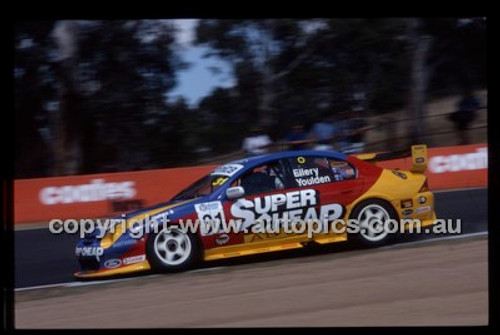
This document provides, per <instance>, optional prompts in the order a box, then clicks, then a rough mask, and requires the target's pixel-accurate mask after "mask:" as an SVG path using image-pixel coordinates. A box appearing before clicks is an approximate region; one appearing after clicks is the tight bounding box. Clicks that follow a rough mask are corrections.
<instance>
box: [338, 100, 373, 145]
mask: <svg viewBox="0 0 500 335" xmlns="http://www.w3.org/2000/svg"><path fill="white" fill-rule="evenodd" d="M361 111H362V109H360V108H355V109H353V110H352V113H351V118H346V119H345V123H344V125H345V128H344V130H345V137H344V142H343V144H344V145H343V147H342V152H343V153H345V154H353V153H360V152H363V151H364V150H365V142H364V137H365V133H366V131H367V130H368V129H369V126H368V123H367V122H366V121H365V119H364V118H363V117H362V113H361Z"/></svg>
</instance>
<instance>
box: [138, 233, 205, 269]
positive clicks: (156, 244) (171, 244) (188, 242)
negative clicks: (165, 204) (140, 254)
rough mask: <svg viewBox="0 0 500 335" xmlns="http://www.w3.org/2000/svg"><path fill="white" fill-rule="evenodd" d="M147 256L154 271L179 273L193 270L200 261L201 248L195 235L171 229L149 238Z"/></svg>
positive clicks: (153, 234)
mask: <svg viewBox="0 0 500 335" xmlns="http://www.w3.org/2000/svg"><path fill="white" fill-rule="evenodd" d="M146 254H147V257H148V261H149V263H150V265H151V267H152V268H153V269H154V270H156V271H158V272H179V271H185V270H188V269H190V268H192V267H193V266H194V265H196V264H197V263H198V262H199V261H200V259H201V247H200V243H199V240H198V238H197V237H196V236H195V235H194V234H191V233H185V232H183V231H182V230H181V229H179V228H178V227H169V228H168V229H162V230H160V231H159V232H157V233H152V234H151V235H150V236H149V238H148V241H147V247H146Z"/></svg>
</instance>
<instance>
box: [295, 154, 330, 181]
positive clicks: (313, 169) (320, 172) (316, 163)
mask: <svg viewBox="0 0 500 335" xmlns="http://www.w3.org/2000/svg"><path fill="white" fill-rule="evenodd" d="M288 161H289V163H290V167H291V171H290V172H291V176H290V178H289V180H288V181H289V183H290V185H291V186H292V187H305V186H311V185H319V184H325V183H331V182H333V181H335V178H334V174H333V171H332V170H331V168H330V163H329V162H328V159H326V158H325V157H313V156H297V157H293V158H290V159H289V160H288Z"/></svg>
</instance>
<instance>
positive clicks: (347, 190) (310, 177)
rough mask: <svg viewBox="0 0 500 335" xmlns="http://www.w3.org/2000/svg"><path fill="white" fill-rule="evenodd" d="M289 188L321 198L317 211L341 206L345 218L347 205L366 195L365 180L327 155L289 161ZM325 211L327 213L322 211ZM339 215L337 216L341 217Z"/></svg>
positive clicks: (342, 215)
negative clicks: (336, 205)
mask: <svg viewBox="0 0 500 335" xmlns="http://www.w3.org/2000/svg"><path fill="white" fill-rule="evenodd" d="M286 163H287V164H288V167H287V168H288V169H289V171H288V173H287V175H288V176H291V178H287V188H289V189H293V188H295V189H312V190H314V191H315V192H316V194H317V196H318V206H317V207H318V208H317V210H318V212H319V213H321V210H322V208H324V206H328V205H334V204H338V205H340V206H341V207H342V213H341V215H340V217H341V218H345V214H346V206H347V205H349V204H350V203H351V202H353V201H354V200H355V199H356V198H358V197H359V196H361V195H362V194H363V192H364V188H363V184H364V182H363V179H362V178H360V177H359V176H358V173H357V169H356V167H355V166H354V165H352V164H351V163H349V162H347V161H345V160H341V159H337V158H330V157H326V156H300V155H298V156H295V157H292V158H289V159H288V160H287V162H286ZM323 212H325V210H323ZM338 216H339V213H336V215H335V216H332V217H338Z"/></svg>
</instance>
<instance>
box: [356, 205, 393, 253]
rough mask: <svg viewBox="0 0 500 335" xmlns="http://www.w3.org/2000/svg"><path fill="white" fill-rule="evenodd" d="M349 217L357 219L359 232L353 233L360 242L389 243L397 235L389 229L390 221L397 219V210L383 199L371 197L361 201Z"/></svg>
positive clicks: (367, 243)
mask: <svg viewBox="0 0 500 335" xmlns="http://www.w3.org/2000/svg"><path fill="white" fill-rule="evenodd" d="M349 218H350V219H355V220H357V224H358V228H359V232H358V233H357V234H354V235H353V239H354V240H355V241H356V242H358V243H359V244H362V245H365V246H380V245H384V244H387V243H389V242H390V241H391V240H393V239H394V237H395V235H396V234H395V233H391V232H389V231H388V230H387V223H388V221H389V220H390V219H394V220H396V219H397V215H396V212H395V211H394V209H393V208H392V206H391V205H390V204H388V203H387V202H385V201H383V200H378V199H369V200H365V201H363V202H361V203H360V204H358V205H357V206H356V207H355V208H354V210H353V211H352V213H351V215H350V217H349Z"/></svg>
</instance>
